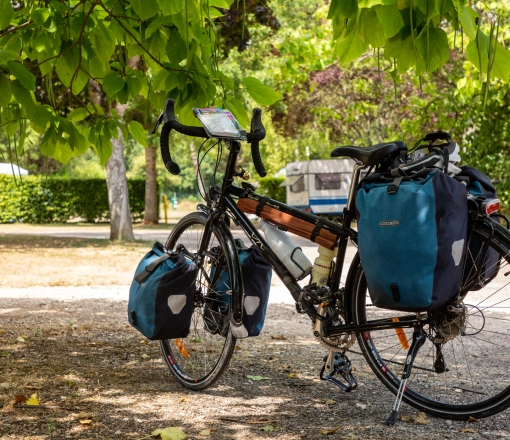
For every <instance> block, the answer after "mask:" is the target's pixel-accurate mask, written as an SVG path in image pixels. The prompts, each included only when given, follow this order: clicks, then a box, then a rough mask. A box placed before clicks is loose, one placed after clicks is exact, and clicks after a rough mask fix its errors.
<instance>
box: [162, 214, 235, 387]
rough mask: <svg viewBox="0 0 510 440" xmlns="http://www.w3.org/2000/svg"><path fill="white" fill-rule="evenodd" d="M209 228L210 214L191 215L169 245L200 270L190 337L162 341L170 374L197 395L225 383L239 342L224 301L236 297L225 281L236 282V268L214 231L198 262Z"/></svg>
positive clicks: (175, 231)
mask: <svg viewBox="0 0 510 440" xmlns="http://www.w3.org/2000/svg"><path fill="white" fill-rule="evenodd" d="M206 223H207V215H206V214H204V213H201V212H194V213H191V214H189V215H187V216H186V217H184V218H183V219H182V220H181V221H179V223H178V224H177V225H176V226H175V228H174V229H173V231H172V233H171V234H170V236H169V238H168V240H167V243H166V246H167V248H168V249H171V250H174V251H177V252H183V253H184V254H185V255H186V257H187V258H190V259H192V260H193V261H195V263H196V264H197V265H198V266H199V270H198V274H197V281H196V292H195V298H194V310H193V316H192V319H191V328H190V333H189V335H188V336H187V337H186V338H181V339H165V340H162V341H161V349H162V351H163V356H164V358H165V361H166V363H167V365H168V367H169V368H170V371H171V372H172V373H173V375H174V376H175V378H176V379H177V381H178V382H180V383H181V384H182V385H184V386H185V387H187V388H189V389H192V390H203V389H205V388H207V387H209V386H211V385H212V384H213V383H214V382H215V381H216V380H218V379H219V377H220V376H221V374H222V373H223V371H224V370H225V368H226V367H227V366H228V364H229V362H230V358H231V357H232V353H233V351H234V346H235V342H236V339H235V338H234V337H233V336H232V333H231V332H230V330H229V324H228V318H229V315H228V307H226V303H225V301H221V300H220V299H221V298H223V299H225V298H226V295H228V294H229V293H230V292H228V287H226V286H225V284H224V282H223V281H222V279H228V278H229V277H230V275H231V274H230V273H229V271H228V267H231V265H229V264H226V263H227V259H228V258H229V255H228V254H227V253H226V252H225V249H226V244H225V242H224V241H223V240H222V239H221V237H219V236H217V235H216V234H215V232H214V229H213V230H212V231H211V237H210V239H209V240H208V243H207V245H206V254H205V256H204V258H203V261H202V262H201V263H199V261H198V258H197V257H198V250H199V247H200V245H201V242H202V240H203V239H204V231H205V225H206ZM216 269H218V270H216ZM221 271H227V273H228V275H229V277H226V276H224V277H219V276H218V275H219V273H220V272H221ZM215 272H216V273H217V275H216V277H215V276H214V273H215Z"/></svg>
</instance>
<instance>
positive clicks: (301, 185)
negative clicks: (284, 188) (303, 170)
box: [289, 176, 305, 193]
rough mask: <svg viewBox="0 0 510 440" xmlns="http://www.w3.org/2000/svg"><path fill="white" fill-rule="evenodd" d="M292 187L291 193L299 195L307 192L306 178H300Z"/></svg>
mask: <svg viewBox="0 0 510 440" xmlns="http://www.w3.org/2000/svg"><path fill="white" fill-rule="evenodd" d="M289 186H290V192H293V193H299V192H303V191H304V190H305V179H304V176H300V177H299V179H297V180H296V181H295V182H294V183H293V184H292V185H289Z"/></svg>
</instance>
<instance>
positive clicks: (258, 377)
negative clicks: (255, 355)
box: [246, 374, 272, 380]
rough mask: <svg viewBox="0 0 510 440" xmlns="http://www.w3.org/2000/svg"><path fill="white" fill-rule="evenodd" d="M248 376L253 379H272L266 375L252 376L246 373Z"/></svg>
mask: <svg viewBox="0 0 510 440" xmlns="http://www.w3.org/2000/svg"><path fill="white" fill-rule="evenodd" d="M246 377H247V378H248V379H251V380H271V379H272V378H271V377H264V376H250V375H248V374H247V375H246Z"/></svg>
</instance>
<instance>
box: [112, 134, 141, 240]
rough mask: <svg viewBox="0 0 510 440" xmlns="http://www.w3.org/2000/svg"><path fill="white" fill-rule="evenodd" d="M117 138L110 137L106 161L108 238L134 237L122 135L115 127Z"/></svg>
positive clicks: (130, 238) (126, 238)
mask: <svg viewBox="0 0 510 440" xmlns="http://www.w3.org/2000/svg"><path fill="white" fill-rule="evenodd" d="M117 130H118V133H119V139H115V138H113V139H112V146H113V152H112V157H110V159H108V162H106V186H107V187H108V202H109V205H110V240H129V241H133V240H134V239H135V237H134V235H133V224H132V222H131V211H130V209H129V193H128V187H127V179H126V165H125V163H124V136H123V135H122V131H121V130H120V128H118V129H117Z"/></svg>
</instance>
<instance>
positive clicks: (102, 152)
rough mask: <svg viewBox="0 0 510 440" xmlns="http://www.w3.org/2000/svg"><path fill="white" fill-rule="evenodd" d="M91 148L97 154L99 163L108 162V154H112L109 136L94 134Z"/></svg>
mask: <svg viewBox="0 0 510 440" xmlns="http://www.w3.org/2000/svg"><path fill="white" fill-rule="evenodd" d="M92 148H93V149H94V151H95V152H96V154H97V155H98V156H99V162H100V164H101V165H102V166H104V165H105V164H106V162H108V159H110V156H111V155H112V151H113V148H112V141H111V138H109V137H106V136H95V140H94V143H93V144H92Z"/></svg>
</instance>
